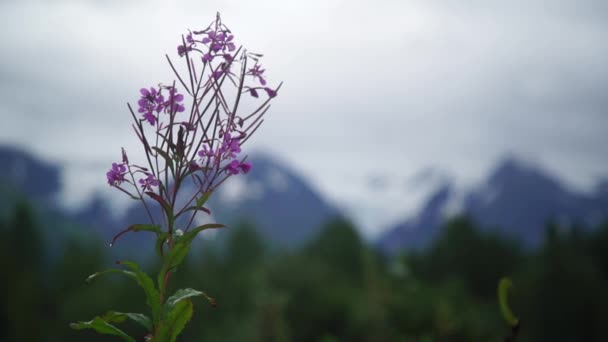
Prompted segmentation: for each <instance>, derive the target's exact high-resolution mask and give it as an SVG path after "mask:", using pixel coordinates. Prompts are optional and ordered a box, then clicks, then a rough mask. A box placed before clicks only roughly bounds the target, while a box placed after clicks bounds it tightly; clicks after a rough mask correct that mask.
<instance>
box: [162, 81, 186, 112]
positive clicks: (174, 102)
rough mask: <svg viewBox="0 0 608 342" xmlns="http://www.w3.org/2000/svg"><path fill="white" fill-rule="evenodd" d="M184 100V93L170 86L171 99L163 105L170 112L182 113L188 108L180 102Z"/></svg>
mask: <svg viewBox="0 0 608 342" xmlns="http://www.w3.org/2000/svg"><path fill="white" fill-rule="evenodd" d="M183 100H184V95H182V94H179V93H178V92H177V89H175V88H173V87H170V88H169V99H168V100H167V102H165V103H164V104H163V106H164V107H165V110H168V111H169V113H176V112H179V113H181V112H183V111H184V110H186V108H185V107H184V105H182V104H181V103H180V102H182V101H183Z"/></svg>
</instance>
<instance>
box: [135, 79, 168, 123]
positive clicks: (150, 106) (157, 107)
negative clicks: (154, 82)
mask: <svg viewBox="0 0 608 342" xmlns="http://www.w3.org/2000/svg"><path fill="white" fill-rule="evenodd" d="M139 92H140V93H141V98H140V99H139V101H137V104H138V105H139V109H138V112H140V113H143V117H144V119H145V120H146V121H148V122H149V123H150V125H155V124H156V121H157V117H156V116H155V115H154V112H160V111H162V110H163V108H164V107H165V103H164V101H165V98H164V97H163V95H162V94H161V92H160V91H159V90H156V88H150V90H148V89H146V88H141V89H140V90H139Z"/></svg>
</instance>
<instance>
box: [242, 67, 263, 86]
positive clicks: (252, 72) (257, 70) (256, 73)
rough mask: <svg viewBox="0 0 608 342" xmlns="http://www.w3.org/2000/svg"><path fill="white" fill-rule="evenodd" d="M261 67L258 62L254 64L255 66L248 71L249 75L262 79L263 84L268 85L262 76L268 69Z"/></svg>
mask: <svg viewBox="0 0 608 342" xmlns="http://www.w3.org/2000/svg"><path fill="white" fill-rule="evenodd" d="M261 67H262V66H261V65H259V64H257V63H256V64H255V65H254V66H253V68H251V69H249V71H248V72H247V75H251V76H253V78H254V79H256V78H257V79H258V80H259V81H260V84H261V85H266V80H265V79H264V77H263V76H262V74H264V71H266V69H261Z"/></svg>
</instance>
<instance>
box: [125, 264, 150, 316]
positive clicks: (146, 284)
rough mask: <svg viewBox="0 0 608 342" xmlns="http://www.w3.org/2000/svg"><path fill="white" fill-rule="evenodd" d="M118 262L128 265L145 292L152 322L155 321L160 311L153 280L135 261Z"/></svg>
mask: <svg viewBox="0 0 608 342" xmlns="http://www.w3.org/2000/svg"><path fill="white" fill-rule="evenodd" d="M118 263H119V264H121V265H125V266H127V267H129V268H130V269H131V271H133V273H134V274H135V277H136V279H135V280H136V281H137V283H138V284H139V286H140V287H141V288H142V289H143V290H144V293H145V294H146V304H148V306H149V307H150V309H151V310H152V317H153V319H154V322H156V321H157V318H158V317H159V313H160V294H159V293H158V290H157V289H156V287H155V286H154V281H153V280H152V278H150V277H149V276H148V275H147V274H146V273H144V272H143V271H142V270H140V269H139V266H137V264H136V263H134V262H130V261H119V262H118Z"/></svg>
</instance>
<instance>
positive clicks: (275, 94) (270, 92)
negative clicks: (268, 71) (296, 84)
mask: <svg viewBox="0 0 608 342" xmlns="http://www.w3.org/2000/svg"><path fill="white" fill-rule="evenodd" d="M264 91H265V92H266V94H268V96H270V97H275V96H277V91H276V90H272V89H270V88H268V87H264Z"/></svg>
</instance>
